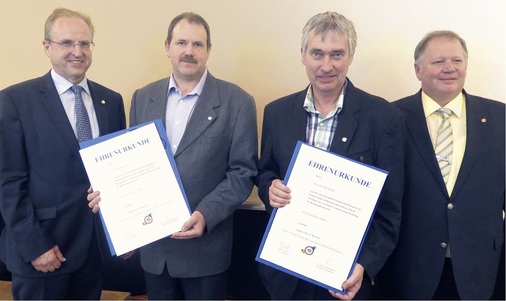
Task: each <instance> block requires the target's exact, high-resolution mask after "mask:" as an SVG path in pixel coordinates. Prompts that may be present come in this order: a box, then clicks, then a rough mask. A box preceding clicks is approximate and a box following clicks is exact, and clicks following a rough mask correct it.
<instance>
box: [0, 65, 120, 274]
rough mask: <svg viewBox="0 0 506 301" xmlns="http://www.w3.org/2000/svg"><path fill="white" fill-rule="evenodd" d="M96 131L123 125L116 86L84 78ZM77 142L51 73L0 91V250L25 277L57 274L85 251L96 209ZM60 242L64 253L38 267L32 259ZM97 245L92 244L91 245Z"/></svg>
mask: <svg viewBox="0 0 506 301" xmlns="http://www.w3.org/2000/svg"><path fill="white" fill-rule="evenodd" d="M88 86H89V88H90V92H91V96H92V99H93V105H94V107H95V112H96V115H97V120H98V125H99V128H100V134H101V135H103V134H107V133H111V132H114V131H118V130H121V129H124V128H125V126H126V124H125V111H124V106H123V99H122V97H121V95H120V94H118V93H116V92H114V91H112V90H109V89H107V88H105V87H104V86H101V85H99V84H97V83H94V82H92V81H88ZM89 187H90V183H89V181H88V177H87V175H86V171H85V169H84V166H83V163H82V161H81V157H80V155H79V144H78V142H77V139H76V137H75V134H74V131H73V129H72V126H71V124H70V122H69V120H68V118H67V115H66V113H65V110H64V108H63V105H62V103H61V99H60V97H59V95H58V92H57V90H56V87H55V85H54V83H53V80H52V78H51V74H50V73H47V74H46V75H44V76H42V77H40V78H35V79H32V80H29V81H26V82H23V83H19V84H16V85H14V86H11V87H8V88H6V89H5V90H3V91H1V92H0V210H1V213H2V217H3V219H4V220H5V228H4V230H3V231H2V235H1V237H0V246H1V247H0V257H1V259H2V260H3V261H4V262H5V263H6V264H7V267H8V269H9V271H10V272H12V273H14V274H18V275H21V276H24V277H39V276H40V277H43V276H49V275H59V274H64V273H69V272H72V271H74V270H76V269H78V268H79V267H80V266H81V265H82V264H83V261H84V260H85V259H86V258H87V254H88V252H89V250H90V243H91V241H92V239H94V238H92V233H93V232H94V231H93V228H94V226H95V225H94V216H93V214H92V213H91V211H90V209H89V208H88V202H87V200H86V196H87V189H88V188H89ZM54 245H58V246H59V248H60V250H61V252H62V253H63V256H65V257H66V259H67V261H66V262H64V263H63V264H62V266H61V268H60V269H58V270H56V271H55V272H52V273H47V274H44V273H42V272H38V271H36V270H35V269H34V268H33V266H32V265H31V261H32V260H33V259H35V258H37V257H38V256H40V255H42V254H43V253H45V252H47V251H48V250H49V249H51V248H52V247H53V246H54ZM93 251H94V252H96V250H93Z"/></svg>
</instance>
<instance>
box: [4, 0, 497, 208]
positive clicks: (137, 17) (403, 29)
mask: <svg viewBox="0 0 506 301" xmlns="http://www.w3.org/2000/svg"><path fill="white" fill-rule="evenodd" d="M59 6H64V7H67V8H71V9H76V10H80V11H82V12H84V13H86V14H89V15H90V16H91V17H92V20H93V22H94V24H95V27H96V33H95V43H96V45H97V46H96V47H95V50H94V52H93V59H94V62H93V65H92V66H91V68H90V69H89V71H88V77H89V78H90V79H92V80H95V81H98V82H100V83H102V84H104V85H106V86H108V87H110V88H112V89H114V90H116V91H118V92H120V93H121V94H122V95H123V97H124V99H125V104H126V108H127V113H128V110H129V108H130V97H131V95H132V93H133V92H134V90H135V89H137V88H139V87H142V86H144V85H145V84H147V83H149V82H152V81H154V80H157V79H160V78H162V77H166V76H168V75H169V74H170V72H171V66H170V62H169V59H168V58H167V56H166V55H165V49H164V45H163V43H164V39H165V37H166V30H167V27H168V25H169V23H170V20H171V19H172V18H173V17H174V16H176V15H178V14H179V13H181V12H183V11H193V12H196V13H199V14H200V15H202V16H203V17H204V18H205V19H206V20H207V21H208V23H209V25H210V26H211V36H212V42H213V48H212V51H211V56H210V59H209V61H208V67H209V70H210V71H211V72H212V74H213V75H215V76H217V77H219V78H222V79H225V80H229V81H232V82H235V83H237V84H239V85H240V86H242V87H243V88H244V89H245V90H246V91H248V92H249V93H250V94H252V95H253V96H254V97H255V99H256V102H257V108H258V119H259V128H260V125H261V120H262V114H263V108H264V106H265V104H267V103H268V102H270V101H272V100H274V99H276V98H279V97H281V96H284V95H286V94H289V93H292V92H295V91H298V90H301V89H303V88H304V87H305V86H306V85H307V83H308V82H307V78H306V74H305V70H304V68H303V66H302V64H301V62H300V35H301V34H300V32H301V30H302V27H303V26H304V24H305V22H306V21H307V19H309V18H310V17H311V16H313V15H314V14H316V13H319V12H323V11H327V10H336V11H338V12H340V13H342V14H344V15H345V16H346V17H348V18H349V19H351V20H352V21H353V22H354V23H355V27H356V30H357V33H358V46H357V51H356V55H355V59H354V62H353V65H352V66H351V68H350V72H349V77H350V78H351V80H352V81H353V83H354V84H355V85H356V86H358V87H360V88H362V89H364V90H367V91H369V92H371V93H374V94H378V95H380V96H383V97H385V98H386V99H388V100H395V99H398V98H400V97H403V96H406V95H408V94H412V93H414V92H416V91H417V90H418V89H419V82H418V81H417V79H416V77H415V75H414V71H413V59H412V56H413V49H414V47H415V45H416V43H417V42H418V41H419V40H420V39H421V38H422V37H423V35H424V34H425V33H427V32H428V31H431V30H435V29H451V30H454V31H456V32H458V33H459V34H460V35H461V36H462V37H463V38H464V39H466V40H467V42H468V49H469V66H468V78H467V84H466V89H467V90H468V92H470V93H472V94H478V95H482V96H485V97H489V98H493V99H497V100H500V101H503V102H506V88H505V84H506V17H505V12H506V9H505V8H506V1H504V0H481V1H473V0H445V1H441V0H419V1H413V0H214V1H212V0H207V1H206V0H179V1H178V0H88V1H71V0H66V1H64V0H44V1H40V0H16V1H9V0H0V31H1V37H2V41H1V42H0V44H1V46H0V70H1V71H0V89H3V88H5V87H7V86H9V85H12V84H14V83H17V82H20V81H23V80H25V79H29V78H32V77H37V76H40V75H42V74H44V73H46V72H47V71H48V70H49V69H50V63H49V60H48V59H47V58H46V56H45V55H44V52H43V49H42V39H43V26H44V22H45V19H46V18H47V16H48V15H49V14H50V13H51V11H52V10H53V9H54V8H55V7H59ZM253 195H255V193H254V194H253ZM254 198H255V197H254Z"/></svg>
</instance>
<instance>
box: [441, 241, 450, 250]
mask: <svg viewBox="0 0 506 301" xmlns="http://www.w3.org/2000/svg"><path fill="white" fill-rule="evenodd" d="M439 246H441V248H443V249H446V247H448V245H447V244H446V243H444V242H442V243H441V244H439Z"/></svg>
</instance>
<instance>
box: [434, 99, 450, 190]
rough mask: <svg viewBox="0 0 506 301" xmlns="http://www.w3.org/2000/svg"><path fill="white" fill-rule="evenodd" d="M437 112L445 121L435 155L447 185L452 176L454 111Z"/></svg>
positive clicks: (438, 136)
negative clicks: (452, 118) (452, 123)
mask: <svg viewBox="0 0 506 301" xmlns="http://www.w3.org/2000/svg"><path fill="white" fill-rule="evenodd" d="M436 112H437V113H438V114H439V115H441V117H442V119H443V120H442V121H441V124H440V125H439V129H438V131H437V138H436V148H435V153H436V159H437V162H438V164H439V169H441V175H442V176H443V180H444V181H445V183H447V182H448V177H449V175H450V165H451V157H452V151H453V136H452V127H451V124H450V115H451V114H452V110H451V109H448V108H440V109H439V110H437V111H436Z"/></svg>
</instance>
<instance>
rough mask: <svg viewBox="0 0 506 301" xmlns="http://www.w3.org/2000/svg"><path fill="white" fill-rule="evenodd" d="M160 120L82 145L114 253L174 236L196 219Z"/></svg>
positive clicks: (82, 151)
mask: <svg viewBox="0 0 506 301" xmlns="http://www.w3.org/2000/svg"><path fill="white" fill-rule="evenodd" d="M168 145H169V144H168V139H167V136H166V134H165V129H164V128H163V125H162V123H161V121H160V120H156V121H154V122H149V123H146V124H142V125H139V126H136V127H132V128H130V129H127V130H123V131H119V132H116V133H112V134H109V135H105V136H102V137H99V138H97V139H93V140H90V141H86V142H83V143H81V150H80V151H79V152H80V154H81V159H82V161H83V163H84V166H85V168H86V172H87V174H88V177H89V180H90V182H91V185H92V187H93V189H94V190H96V191H100V197H101V202H100V211H99V213H100V217H101V218H102V222H103V224H104V227H105V232H106V236H107V237H108V239H109V248H110V250H111V254H113V255H115V254H116V255H121V254H124V253H127V252H129V251H131V250H134V249H137V248H139V247H142V246H144V245H147V244H149V243H151V242H153V241H156V240H159V239H161V238H163V237H166V236H169V235H171V234H173V233H175V232H177V231H179V230H180V229H181V226H182V225H183V223H184V222H185V221H186V220H188V218H189V217H190V209H189V206H188V202H187V200H186V195H185V193H184V190H183V186H182V184H181V180H180V178H179V174H178V172H177V168H176V164H175V161H174V158H173V156H172V153H171V151H170V148H169V150H166V147H168Z"/></svg>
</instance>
